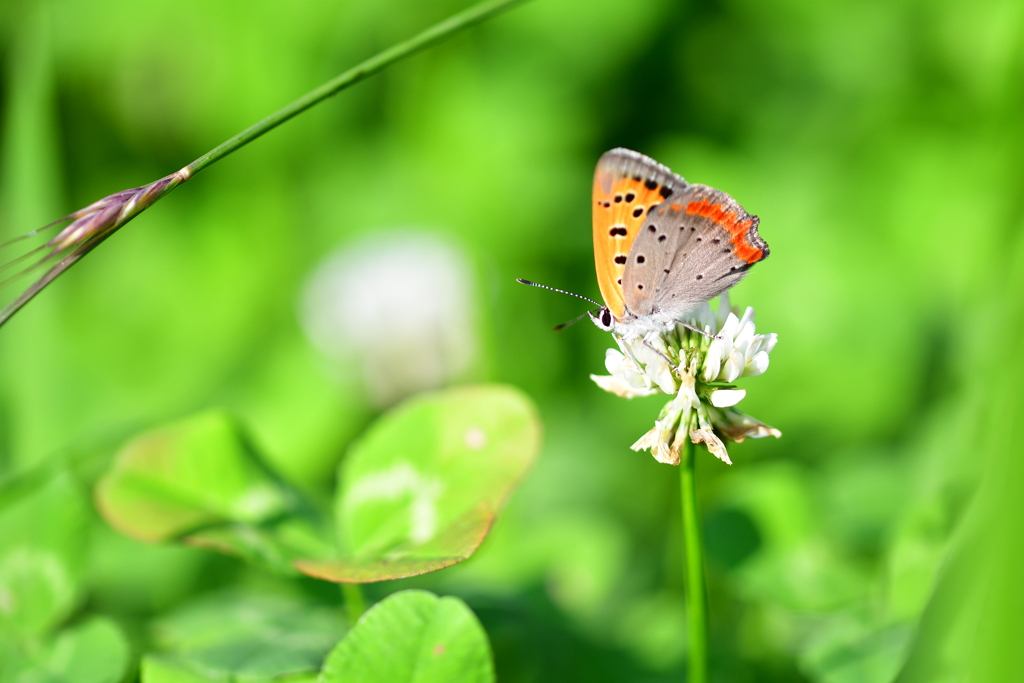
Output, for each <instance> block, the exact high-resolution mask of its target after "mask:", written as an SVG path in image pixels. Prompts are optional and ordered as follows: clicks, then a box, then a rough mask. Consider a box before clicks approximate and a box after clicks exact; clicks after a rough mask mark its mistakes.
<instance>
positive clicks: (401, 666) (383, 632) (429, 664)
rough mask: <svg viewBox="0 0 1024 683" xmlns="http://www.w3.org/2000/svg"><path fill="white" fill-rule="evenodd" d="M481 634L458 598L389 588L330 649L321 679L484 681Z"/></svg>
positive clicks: (487, 673)
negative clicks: (390, 590) (390, 592)
mask: <svg viewBox="0 0 1024 683" xmlns="http://www.w3.org/2000/svg"><path fill="white" fill-rule="evenodd" d="M494 680H495V679H494V664H493V663H492V662H491V651H490V646H489V645H488V643H487V634H486V633H484V629H483V627H482V626H481V625H480V622H479V621H477V618H476V617H475V616H474V615H473V612H472V611H471V610H470V609H469V607H467V606H466V603H464V602H462V601H461V600H459V599H458V598H453V597H447V598H438V597H437V596H436V595H434V594H432V593H428V592H426V591H418V590H410V591H401V592H399V593H395V594H394V595H391V596H390V597H388V598H386V599H384V600H382V601H381V602H380V603H378V604H377V605H375V606H374V607H373V608H372V609H370V611H368V612H367V613H366V614H364V615H363V617H362V619H360V620H359V622H358V623H357V624H356V625H355V627H354V628H353V629H352V630H351V631H350V632H349V633H348V635H346V636H345V638H344V639H343V640H342V641H341V642H340V643H338V645H337V647H335V648H334V649H333V650H331V653H330V655H328V656H327V661H325V662H324V669H323V674H322V675H321V677H320V681H321V683H344V682H345V681H363V682H364V683H435V682H436V683H446V682H447V681H453V682H454V681H459V682H465V683H488V682H489V681H494Z"/></svg>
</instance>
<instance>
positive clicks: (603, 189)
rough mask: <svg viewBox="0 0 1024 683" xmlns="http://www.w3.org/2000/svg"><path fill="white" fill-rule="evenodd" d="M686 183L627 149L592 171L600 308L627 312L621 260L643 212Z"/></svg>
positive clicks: (616, 151) (603, 159) (617, 151)
mask: <svg viewBox="0 0 1024 683" xmlns="http://www.w3.org/2000/svg"><path fill="white" fill-rule="evenodd" d="M686 187H687V183H686V181H685V180H683V179H682V178H681V177H679V176H678V175H676V174H674V173H672V171H670V170H669V169H668V168H667V167H665V166H663V165H661V164H659V163H658V162H656V161H654V160H653V159H651V158H650V157H647V156H644V155H643V154H640V153H638V152H633V151H631V150H628V149H623V148H616V149H613V150H611V151H608V152H605V153H604V155H602V156H601V159H600V160H599V161H598V163H597V170H596V171H595V172H594V194H593V200H592V201H593V204H592V206H593V210H594V262H595V267H596V269H597V283H598V286H599V287H600V288H601V296H602V297H603V298H604V301H605V304H606V305H607V306H608V308H609V310H610V311H611V312H612V314H613V315H614V316H615V318H616V319H621V318H622V316H623V313H624V312H625V309H626V299H625V298H624V296H623V282H624V280H623V277H624V275H623V274H624V271H625V269H626V259H627V256H628V254H629V253H630V249H631V247H632V246H633V243H634V240H636V239H637V235H638V234H639V233H640V229H641V226H643V224H644V220H645V218H646V217H647V216H648V213H649V212H650V211H651V210H652V209H653V208H654V207H656V206H658V205H660V204H662V203H664V202H665V201H666V200H667V199H671V198H673V196H675V195H678V194H679V193H681V192H682V191H683V190H684V189H685V188H686Z"/></svg>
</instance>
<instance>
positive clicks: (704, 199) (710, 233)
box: [623, 185, 769, 320]
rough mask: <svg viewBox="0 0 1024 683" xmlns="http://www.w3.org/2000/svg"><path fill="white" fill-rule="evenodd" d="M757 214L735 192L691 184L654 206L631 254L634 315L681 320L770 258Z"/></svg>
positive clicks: (628, 292)
mask: <svg viewBox="0 0 1024 683" xmlns="http://www.w3.org/2000/svg"><path fill="white" fill-rule="evenodd" d="M757 226H758V218H757V216H751V215H750V214H748V213H747V212H746V211H745V210H744V209H743V207H742V206H740V205H739V204H738V203H737V202H736V201H735V200H734V199H733V198H732V197H730V196H729V195H727V194H726V193H724V192H721V191H719V190H716V189H714V188H712V187H708V186H706V185H688V186H687V187H686V188H685V189H684V190H683V191H682V192H680V193H678V194H677V195H675V196H673V197H672V198H671V199H670V200H669V201H667V202H665V203H664V204H662V205H660V206H658V207H657V208H656V209H655V210H654V211H652V212H651V213H650V214H649V215H648V216H647V218H646V220H645V221H644V224H643V226H641V229H640V233H639V235H638V236H637V238H636V239H635V240H634V242H633V246H632V248H631V249H630V252H629V255H628V256H627V263H626V266H625V272H624V275H623V299H624V301H625V303H626V306H627V307H628V308H629V310H630V311H631V312H633V313H634V314H636V315H647V314H652V313H663V314H666V315H668V316H669V317H671V318H673V319H675V320H679V319H681V318H683V317H684V316H686V315H687V314H689V313H692V312H693V311H694V310H696V309H697V308H699V307H700V306H701V305H702V304H703V303H704V302H706V301H710V300H711V299H713V298H715V297H716V296H718V295H720V294H722V293H723V292H725V291H726V290H727V289H729V288H730V287H732V286H733V285H735V284H736V283H737V282H739V281H740V280H742V279H743V277H744V276H745V275H746V274H747V271H748V270H750V268H751V266H753V265H754V264H755V263H757V262H758V261H763V260H764V259H765V258H767V257H768V253H769V250H768V244H767V243H766V242H765V241H764V240H763V239H761V236H760V235H759V234H758V232H757Z"/></svg>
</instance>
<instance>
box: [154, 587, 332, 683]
mask: <svg viewBox="0 0 1024 683" xmlns="http://www.w3.org/2000/svg"><path fill="white" fill-rule="evenodd" d="M343 632H344V628H343V626H342V620H341V615H340V613H339V612H338V611H337V610H336V609H332V608H330V607H325V606H322V605H317V604H315V603H312V602H310V601H309V600H304V599H297V598H295V597H290V596H285V595H280V596H278V595H261V594H259V593H257V592H253V591H249V592H241V591H226V592H220V593H217V594H214V595H210V596H205V597H202V598H199V599H197V600H194V601H192V602H191V603H189V604H187V605H183V606H182V607H180V608H179V609H177V610H175V611H174V612H172V613H171V614H168V615H167V616H165V617H162V618H160V619H158V620H157V621H155V622H154V623H153V625H152V639H153V644H154V648H155V650H156V652H158V653H159V654H156V655H151V656H149V657H148V658H147V660H146V661H145V662H144V663H143V671H144V673H143V680H144V681H146V682H147V683H150V682H151V681H161V680H179V679H180V680H187V677H188V676H194V677H196V678H198V679H199V680H222V679H229V678H231V679H233V678H238V679H243V680H246V681H262V680H271V679H273V680H278V679H280V678H281V677H286V676H287V677H298V676H303V675H313V674H315V673H316V672H318V671H319V670H320V664H321V663H322V662H323V659H324V656H325V655H326V654H327V652H328V651H329V650H330V649H331V648H332V647H333V646H334V644H335V642H337V641H338V639H339V638H340V637H341V635H342V634H343ZM176 677H177V678H176ZM232 677H233V678H232ZM289 680H291V679H290V678H289Z"/></svg>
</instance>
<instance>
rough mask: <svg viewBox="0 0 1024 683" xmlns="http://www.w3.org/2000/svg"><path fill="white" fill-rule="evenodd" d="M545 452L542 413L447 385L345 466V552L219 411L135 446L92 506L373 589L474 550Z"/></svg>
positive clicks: (134, 533)
mask: <svg viewBox="0 0 1024 683" xmlns="http://www.w3.org/2000/svg"><path fill="white" fill-rule="evenodd" d="M539 445H540V429H539V425H538V422H537V418H536V415H535V410H534V408H533V407H532V405H531V403H530V401H529V399H527V398H526V397H525V396H523V395H522V394H521V393H520V392H518V391H516V390H514V389H511V388H508V387H499V386H474V387H463V388H458V389H451V390H448V391H444V392H438V393H434V394H426V395H423V396H421V397H419V398H417V399H414V400H412V401H410V402H409V403H408V404H406V405H404V406H401V407H399V408H398V409H396V410H395V411H393V412H392V413H390V414H388V415H387V416H385V417H384V418H383V419H381V420H380V421H379V422H378V423H377V424H375V425H374V426H373V428H371V430H370V431H369V433H368V434H367V436H366V437H364V438H363V439H362V440H361V441H360V442H359V443H358V444H357V445H356V446H355V447H354V449H353V452H352V453H351V454H350V456H349V457H348V458H346V460H345V464H344V466H343V471H342V474H341V476H340V479H341V482H342V483H341V485H340V486H339V488H338V491H337V494H336V497H335V502H334V504H333V508H334V514H335V518H336V519H335V521H336V526H337V528H338V530H339V534H340V538H339V539H337V540H338V542H339V543H338V545H341V546H342V550H343V552H342V553H341V554H340V555H339V553H337V552H333V551H332V547H334V546H335V545H336V544H335V543H334V542H333V539H331V538H330V534H329V533H326V532H323V529H324V525H322V524H318V523H317V515H316V511H315V510H313V509H312V503H311V502H310V501H308V500H300V494H299V493H298V492H297V491H294V490H292V489H290V488H289V487H287V486H286V485H285V484H283V483H281V480H280V479H279V478H277V477H276V475H274V474H273V473H272V472H271V471H270V470H269V469H268V468H267V467H266V466H265V465H264V464H263V462H262V461H261V460H260V459H259V458H258V457H257V456H256V455H255V454H254V453H253V452H252V450H251V448H250V447H249V446H248V445H247V444H246V442H245V440H244V439H243V438H242V436H241V434H240V431H239V429H238V428H237V427H236V426H235V425H234V424H233V422H232V421H231V420H230V418H228V417H227V416H226V415H224V414H223V413H220V412H205V413H201V414H199V415H195V416H192V417H189V418H186V419H184V420H180V421H177V422H175V423H172V424H170V425H167V426H164V427H160V428H157V429H155V430H152V431H149V432H146V433H145V434H143V435H141V436H139V437H136V438H134V439H132V440H131V441H130V442H129V443H128V444H127V445H125V446H124V447H123V448H122V449H121V450H120V451H119V452H118V454H117V456H116V458H115V459H114V462H113V464H112V466H111V468H110V469H109V471H108V472H107V473H106V474H104V475H103V477H102V478H101V479H100V481H99V483H98V485H97V487H96V500H97V502H98V504H99V507H100V510H101V512H102V514H103V516H104V518H105V519H106V520H107V521H108V522H109V523H110V524H111V525H112V526H113V527H115V528H116V529H118V530H120V531H122V532H123V533H125V534H127V535H129V536H131V537H133V538H136V539H138V540H140V541H148V542H155V541H164V540H171V539H176V538H182V539H183V540H184V541H185V542H187V543H189V544H191V545H194V546H199V547H206V548H211V549H215V550H220V551H223V552H226V553H230V554H235V555H240V556H242V557H245V558H247V559H249V560H252V561H255V562H258V563H261V564H263V565H266V566H269V567H271V568H273V569H275V570H278V571H280V572H283V573H285V574H288V573H294V570H293V567H294V568H297V569H298V570H299V571H301V572H302V573H305V574H309V575H312V576H316V577H318V578H323V579H327V580H330V581H338V582H354V583H367V582H373V581H382V580H385V579H394V578H401V577H406V576H413V575H416V574H423V573H426V572H431V571H435V570H437V569H443V568H444V567H448V566H451V565H452V564H455V563H457V562H461V561H462V560H465V559H466V558H467V557H469V556H470V555H472V554H473V553H474V552H475V551H476V549H477V548H478V547H479V545H480V543H481V542H482V541H483V539H484V537H486V536H487V532H488V531H490V528H491V525H492V524H493V522H494V518H495V515H496V514H497V512H498V511H499V510H500V509H501V507H502V506H503V505H504V503H505V500H506V498H507V497H508V495H509V493H510V492H511V490H512V488H513V487H514V486H515V484H516V483H517V482H518V481H519V480H520V479H521V478H522V476H523V475H524V473H525V472H526V470H527V469H528V468H529V466H530V465H531V464H532V463H533V459H534V457H535V456H536V453H537V449H538V447H539ZM344 546H347V547H344ZM310 553H313V554H314V557H313V558H310V557H309V554H310ZM317 556H320V557H317Z"/></svg>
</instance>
